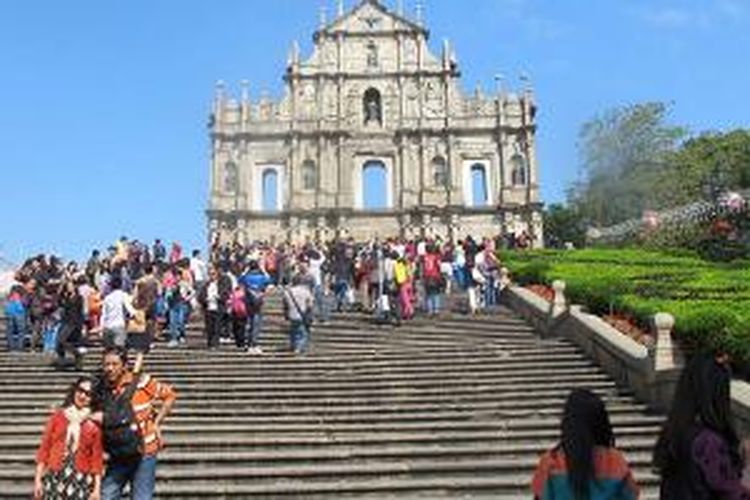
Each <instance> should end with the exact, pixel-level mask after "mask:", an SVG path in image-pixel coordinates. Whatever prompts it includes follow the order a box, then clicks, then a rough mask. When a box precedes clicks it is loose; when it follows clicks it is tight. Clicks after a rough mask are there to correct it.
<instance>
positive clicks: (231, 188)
mask: <svg viewBox="0 0 750 500" xmlns="http://www.w3.org/2000/svg"><path fill="white" fill-rule="evenodd" d="M239 190H240V173H239V169H238V168H237V164H236V163H235V162H233V161H228V162H227V163H226V165H224V191H225V192H227V193H236V192H237V191H239Z"/></svg>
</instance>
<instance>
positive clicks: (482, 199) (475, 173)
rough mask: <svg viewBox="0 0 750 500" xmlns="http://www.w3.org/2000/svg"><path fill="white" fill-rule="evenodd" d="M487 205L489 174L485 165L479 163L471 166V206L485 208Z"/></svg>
mask: <svg viewBox="0 0 750 500" xmlns="http://www.w3.org/2000/svg"><path fill="white" fill-rule="evenodd" d="M487 204H488V196H487V172H486V171H485V169H484V165H482V164H481V163H477V164H475V165H472V166H471V206H472V207H484V206H486V205H487Z"/></svg>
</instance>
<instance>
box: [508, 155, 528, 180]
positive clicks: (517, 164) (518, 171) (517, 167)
mask: <svg viewBox="0 0 750 500" xmlns="http://www.w3.org/2000/svg"><path fill="white" fill-rule="evenodd" d="M510 165H511V170H510V172H511V174H510V176H511V177H510V178H511V182H512V183H513V185H514V186H525V185H526V183H527V182H528V176H527V172H526V160H524V158H523V156H521V155H520V154H516V155H513V158H511V159H510Z"/></svg>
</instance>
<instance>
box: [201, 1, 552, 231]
mask: <svg viewBox="0 0 750 500" xmlns="http://www.w3.org/2000/svg"><path fill="white" fill-rule="evenodd" d="M342 3H343V2H340V7H339V12H338V15H337V16H336V18H335V19H334V20H333V21H331V22H325V21H324V20H323V19H321V26H320V28H319V29H318V30H317V31H316V32H315V34H314V49H313V53H312V55H311V56H310V57H309V58H308V59H306V60H303V59H302V57H301V55H300V50H299V48H298V46H297V44H296V43H295V44H294V45H293V47H292V49H291V51H290V55H289V60H288V64H287V69H286V74H285V76H284V82H285V96H284V97H283V98H282V99H281V100H280V101H273V100H271V99H269V98H267V97H261V98H260V99H258V100H256V101H253V100H251V99H250V97H249V91H248V85H247V83H246V82H243V84H242V89H241V92H240V95H239V96H238V97H239V98H232V97H231V96H229V95H228V94H227V91H226V89H225V88H224V86H223V84H221V83H220V84H218V85H217V93H216V98H215V102H214V109H213V113H212V115H211V121H210V136H211V143H212V154H211V156H212V157H211V172H210V179H211V187H210V200H209V208H208V210H207V216H208V223H209V232H210V234H211V237H212V238H217V237H218V238H221V239H222V240H224V241H227V240H239V241H242V242H247V241H252V240H265V241H273V242H282V241H292V242H299V241H304V240H306V239H308V238H309V239H321V240H328V239H332V238H335V237H349V236H351V237H353V238H355V239H356V240H360V241H361V240H365V239H370V238H373V237H376V236H377V237H381V238H383V237H391V236H402V237H407V238H413V237H419V236H424V235H427V236H441V237H443V238H451V239H459V238H462V237H465V236H466V235H468V234H471V235H473V236H475V237H476V236H497V235H498V234H500V233H513V232H516V233H518V232H520V231H524V230H525V231H528V233H529V234H530V235H531V236H532V239H533V241H534V243H535V245H537V246H541V242H542V231H543V224H542V216H541V210H542V204H541V202H540V199H539V184H538V168H537V160H536V141H535V132H536V123H535V114H536V104H535V100H534V95H533V93H532V91H531V90H530V89H529V88H527V89H523V90H522V92H521V93H520V94H514V93H509V92H506V91H504V90H503V89H499V90H498V91H497V92H496V93H493V95H484V94H483V93H482V92H481V90H477V91H476V92H475V93H473V94H471V95H466V94H464V93H463V92H462V90H461V85H460V84H461V81H460V72H459V68H458V64H457V62H456V57H455V55H454V53H453V51H452V49H451V46H450V45H449V43H448V42H447V41H445V42H444V43H443V47H442V54H441V55H440V56H436V55H433V54H432V53H431V52H430V50H429V49H428V38H429V33H428V31H427V30H426V29H425V27H424V26H423V23H422V22H421V20H420V19H419V17H421V16H418V19H417V20H414V21H413V20H410V19H407V18H406V17H405V16H404V15H403V13H400V12H399V13H397V12H392V11H390V10H389V9H388V8H387V7H385V6H384V5H382V4H381V3H380V2H379V1H378V0H362V1H360V2H359V3H358V4H357V5H356V6H354V7H353V9H352V10H351V11H349V12H344V11H343V8H342V7H341V4H342Z"/></svg>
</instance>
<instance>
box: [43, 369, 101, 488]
mask: <svg viewBox="0 0 750 500" xmlns="http://www.w3.org/2000/svg"><path fill="white" fill-rule="evenodd" d="M91 391H92V380H91V378H89V377H81V378H79V379H78V380H77V381H76V382H75V383H74V384H73V385H71V387H70V389H69V390H68V393H67V396H66V398H65V401H64V402H63V404H62V406H60V408H58V409H56V410H55V411H54V412H53V413H52V415H51V416H50V418H49V420H48V421H47V426H46V427H45V429H44V436H43V437H42V442H41V444H40V445H39V450H38V451H37V454H36V462H37V466H36V475H35V477H34V498H35V499H37V500H39V499H45V500H48V499H66V500H68V499H75V500H99V498H100V489H101V488H100V487H101V479H102V470H103V468H104V459H103V450H102V431H101V427H100V426H99V424H98V423H96V422H95V421H94V420H92V419H90V418H89V417H90V416H91V394H92V393H91Z"/></svg>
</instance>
